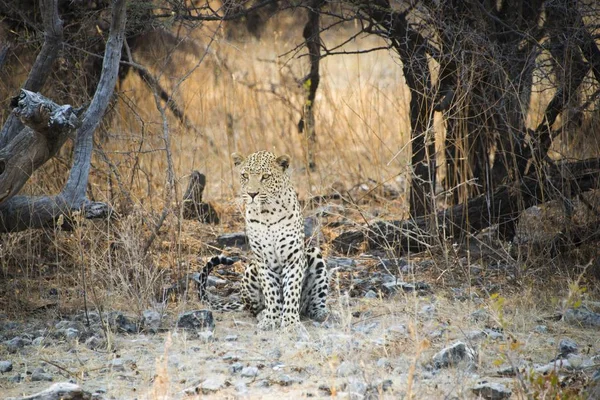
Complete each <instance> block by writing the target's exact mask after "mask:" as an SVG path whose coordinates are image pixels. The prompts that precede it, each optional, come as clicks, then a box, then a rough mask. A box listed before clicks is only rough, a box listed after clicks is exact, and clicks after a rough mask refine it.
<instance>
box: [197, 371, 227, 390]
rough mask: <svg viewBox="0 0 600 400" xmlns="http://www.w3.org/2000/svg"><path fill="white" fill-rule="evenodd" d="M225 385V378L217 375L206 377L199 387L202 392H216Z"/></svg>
mask: <svg viewBox="0 0 600 400" xmlns="http://www.w3.org/2000/svg"><path fill="white" fill-rule="evenodd" d="M224 387H225V378H224V377H223V376H220V375H217V376H212V377H210V378H207V379H206V380H204V382H202V384H201V388H202V393H203V394H209V393H214V392H217V391H219V390H221V389H223V388H224Z"/></svg>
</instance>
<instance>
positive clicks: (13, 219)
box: [0, 0, 126, 232]
mask: <svg viewBox="0 0 600 400" xmlns="http://www.w3.org/2000/svg"><path fill="white" fill-rule="evenodd" d="M125 15H126V0H113V4H112V20H111V25H110V33H109V37H108V41H107V43H106V52H105V54H104V63H103V67H102V75H101V77H100V81H99V83H98V86H97V88H96V92H95V94H94V98H93V99H92V102H91V104H90V106H89V108H88V109H87V111H86V112H85V114H84V117H83V122H82V124H81V127H80V128H79V130H78V132H77V138H76V140H75V156H74V162H73V166H72V167H71V171H70V173H69V177H68V179H67V183H66V184H65V186H64V188H63V190H62V191H61V192H60V193H59V194H58V195H56V196H43V197H28V196H14V197H12V198H10V199H8V200H6V201H4V202H3V203H2V204H1V205H0V232H14V231H19V230H24V229H28V228H41V227H44V226H48V225H49V224H53V223H54V222H55V221H56V220H57V219H58V217H59V216H60V215H63V214H66V215H68V214H70V212H71V211H73V210H81V209H83V211H84V213H85V214H87V215H88V216H89V215H91V213H94V212H95V211H97V210H98V209H99V208H100V209H102V207H98V205H97V204H94V203H91V202H89V201H88V200H87V199H86V196H85V191H86V188H87V183H88V177H89V170H90V161H91V157H92V150H93V135H94V131H95V130H96V128H97V127H98V124H99V123H100V120H101V118H102V117H103V115H104V113H105V112H106V108H107V106H108V103H109V101H110V98H111V97H112V95H113V92H114V88H115V84H116V81H117V77H118V71H119V61H120V59H121V48H122V47H123V39H124V33H125V21H126V16H125ZM38 58H39V57H38ZM63 107H69V106H63ZM50 128H52V127H50ZM39 129H41V128H39ZM50 130H51V129H50ZM88 213H90V214H88Z"/></svg>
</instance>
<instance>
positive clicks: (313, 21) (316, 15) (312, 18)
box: [298, 0, 323, 171]
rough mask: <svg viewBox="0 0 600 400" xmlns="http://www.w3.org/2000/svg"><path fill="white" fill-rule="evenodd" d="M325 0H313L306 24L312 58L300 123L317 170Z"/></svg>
mask: <svg viewBox="0 0 600 400" xmlns="http://www.w3.org/2000/svg"><path fill="white" fill-rule="evenodd" d="M322 5H323V0H312V1H311V2H310V5H309V7H308V21H307V22H306V25H305V26H304V32H303V36H304V40H305V41H306V47H307V49H308V57H309V59H310V72H309V73H308V75H307V76H306V77H305V78H304V80H303V82H302V84H303V86H304V88H305V89H306V100H305V102H304V115H303V116H302V118H300V122H299V123H298V130H299V131H300V134H303V135H304V137H305V139H306V140H305V143H306V156H307V161H308V168H309V169H310V170H311V171H315V169H316V167H317V164H316V162H315V148H316V146H317V133H316V128H315V115H314V105H315V97H316V95H317V89H318V87H319V81H320V79H321V78H320V75H319V63H320V61H321V36H320V33H321V28H320V16H321V6H322Z"/></svg>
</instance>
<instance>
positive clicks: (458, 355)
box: [433, 342, 476, 368]
mask: <svg viewBox="0 0 600 400" xmlns="http://www.w3.org/2000/svg"><path fill="white" fill-rule="evenodd" d="M475 356H476V352H475V350H473V349H472V348H471V347H469V346H467V345H466V344H465V343H463V342H456V343H454V344H453V345H451V346H449V347H446V348H445V349H443V350H441V351H440V352H438V353H437V354H436V355H434V356H433V365H434V366H435V367H436V368H446V367H450V366H454V365H456V364H458V363H459V362H461V361H463V360H466V361H468V362H469V363H473V362H474V361H475Z"/></svg>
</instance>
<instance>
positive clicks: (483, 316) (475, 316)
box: [469, 308, 488, 322]
mask: <svg viewBox="0 0 600 400" xmlns="http://www.w3.org/2000/svg"><path fill="white" fill-rule="evenodd" d="M469 319H470V320H471V321H473V322H483V321H487V319H488V313H487V311H485V310H484V309H483V308H480V309H479V310H476V311H474V312H472V313H471V315H470V316H469Z"/></svg>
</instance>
